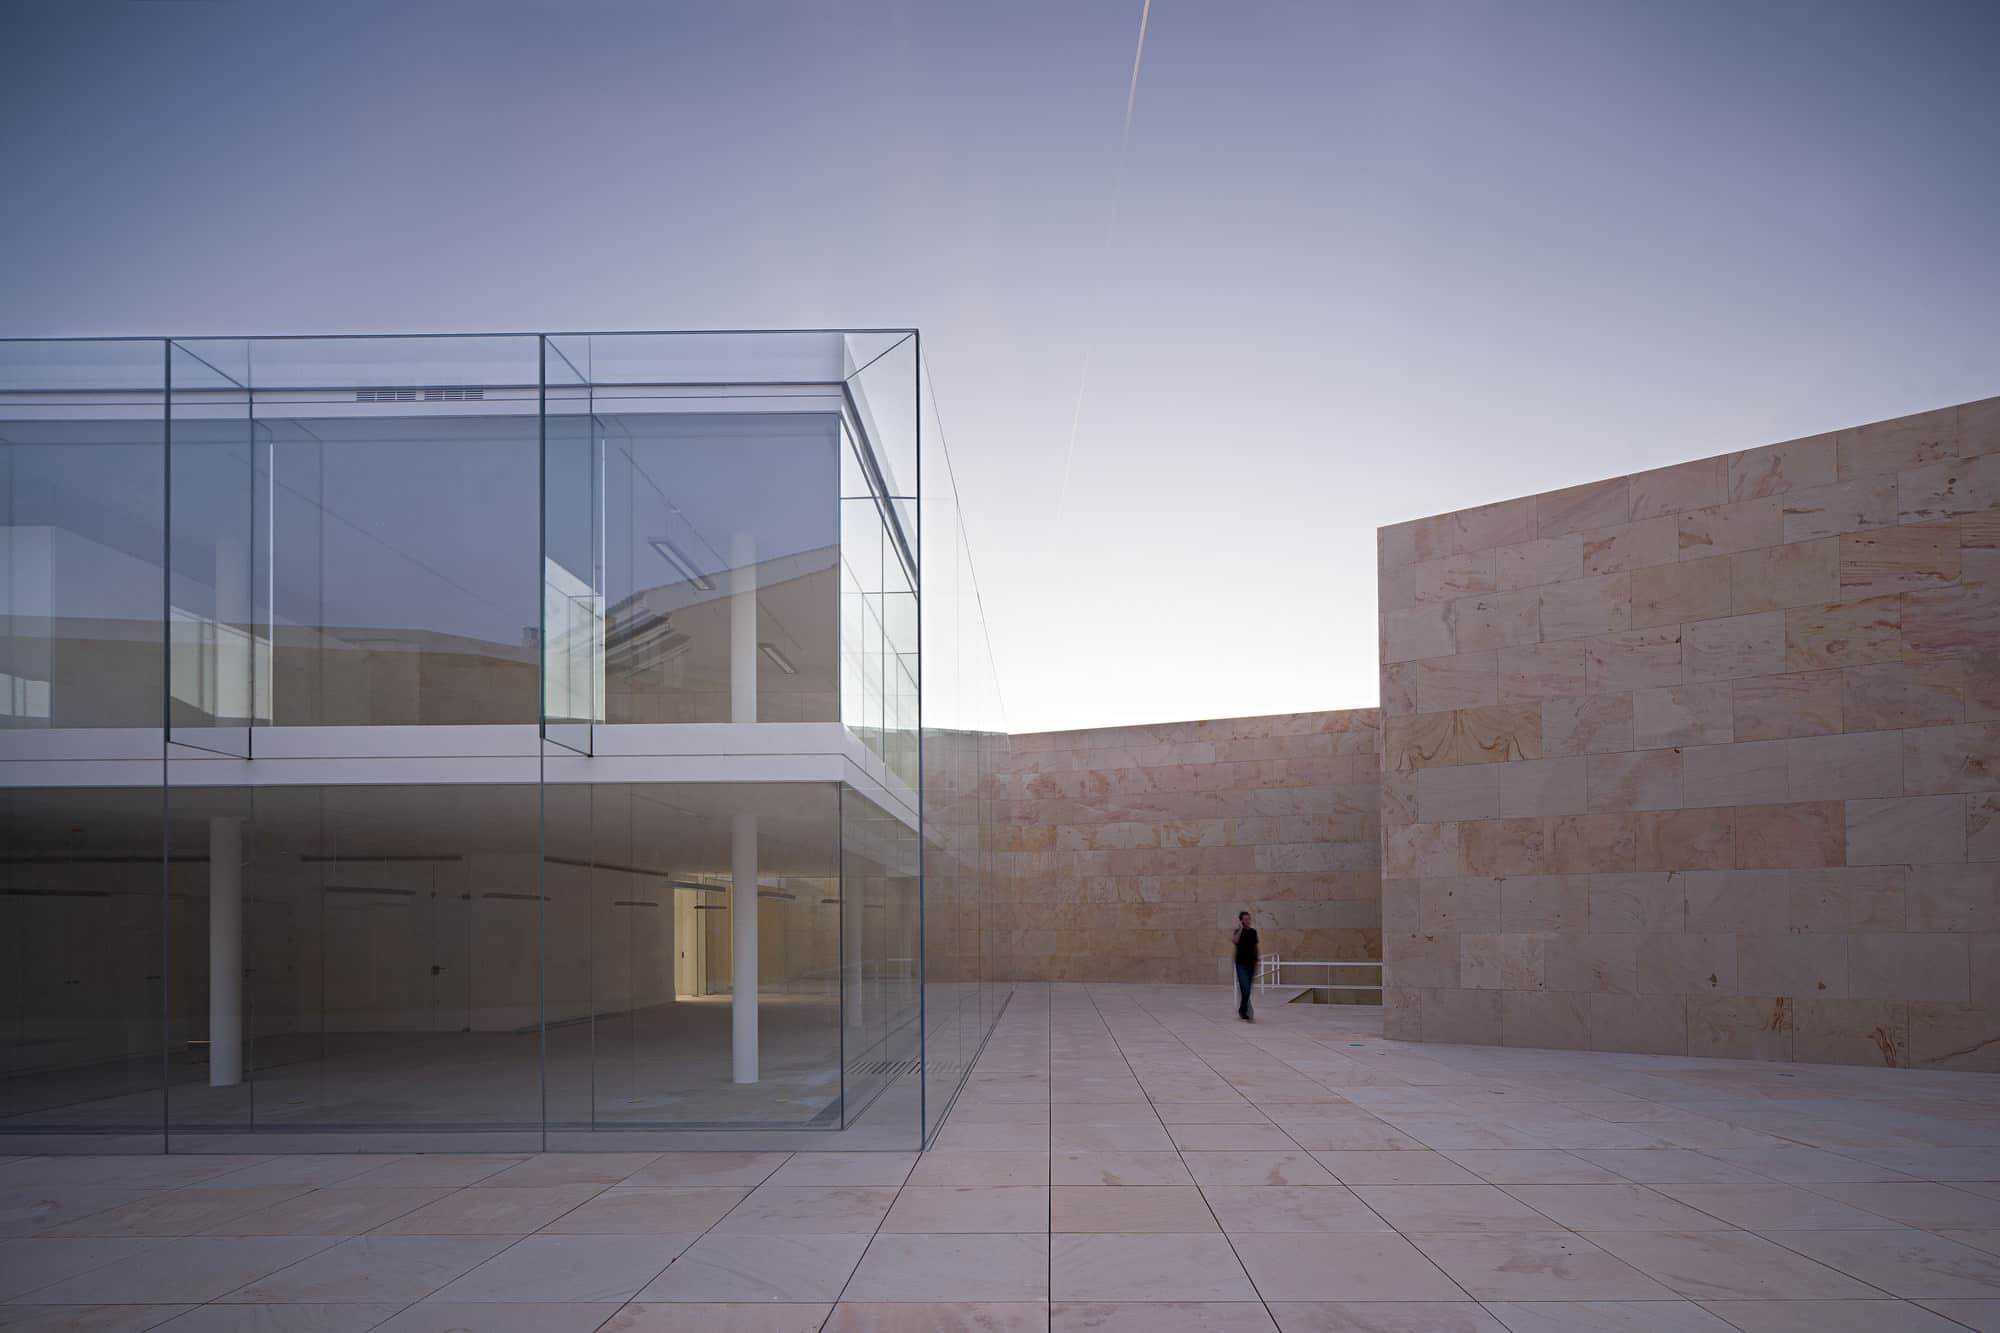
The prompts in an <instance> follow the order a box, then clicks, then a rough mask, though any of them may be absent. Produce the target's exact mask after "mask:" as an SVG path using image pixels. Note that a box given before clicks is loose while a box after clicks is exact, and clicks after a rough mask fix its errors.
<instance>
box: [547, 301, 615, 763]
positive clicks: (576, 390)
mask: <svg viewBox="0 0 2000 1333" xmlns="http://www.w3.org/2000/svg"><path fill="white" fill-rule="evenodd" d="M565 341H568V342H571V343H575V344H577V345H575V346H574V347H572V348H571V349H570V351H574V352H575V353H576V355H577V356H579V357H582V358H584V361H583V366H588V365H589V364H590V363H589V360H588V354H589V350H590V349H589V346H588V343H587V341H586V340H577V339H571V340H564V339H557V338H548V339H544V340H543V373H544V375H545V377H546V379H545V386H544V390H543V415H542V630H541V633H542V734H543V735H544V736H545V737H546V738H547V739H548V740H550V741H553V742H554V743H556V744H558V745H560V746H562V747H563V748H565V749H568V750H574V751H575V752H576V753H578V754H589V753H590V752H591V743H592V727H593V725H594V724H595V723H598V722H601V721H603V720H604V498H605V497H604V459H603V452H602V450H601V448H600V447H599V434H600V433H599V431H598V430H597V429H596V420H595V417H594V416H593V414H592V402H591V389H590V385H589V383H588V382H587V380H586V378H585V371H584V369H583V368H582V367H579V366H578V364H577V363H576V361H574V360H572V359H571V357H570V354H569V351H566V350H565V348H564V343H565Z"/></svg>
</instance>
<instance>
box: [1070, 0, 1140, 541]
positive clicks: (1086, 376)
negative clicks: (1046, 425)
mask: <svg viewBox="0 0 2000 1333" xmlns="http://www.w3.org/2000/svg"><path fill="white" fill-rule="evenodd" d="M1152 12H1153V0H1143V3H1142V4H1141V5H1140V6H1139V43H1138V45H1137V46H1135V47H1134V48H1133V50H1132V82H1131V84H1130V86H1128V87H1127V88H1126V89H1125V128H1124V130H1123V131H1121V132H1120V134H1119V136H1118V163H1117V166H1115V167H1114V168H1113V169H1112V175H1111V216H1110V217H1109V218H1108V219H1106V220H1105V223H1104V244H1103V245H1101V246H1100V247H1098V258H1099V261H1100V262H1102V259H1103V256H1104V254H1105V253H1106V252H1108V251H1109V250H1110V249H1111V235H1112V232H1113V231H1115V230H1116V229H1117V226H1118V199H1119V194H1120V192H1121V190H1122V188H1123V186H1124V184H1125V153H1126V150H1127V149H1129V148H1130V147H1131V146H1132V107H1133V105H1134V104H1135V103H1137V101H1138V100H1139V62H1140V61H1142V60H1144V59H1145V58H1146V20H1147V18H1148V17H1149V16H1150V15H1151V14H1152ZM1096 350H1097V335H1096V334H1094V333H1093V334H1091V335H1090V336H1089V337H1088V338H1086V339H1085V341H1084V344H1083V369H1082V371H1081V372H1080V373H1079V374H1078V375H1077V378H1076V408H1075V410H1074V411H1072V412H1071V413H1070V417H1069V448H1067V449H1066V450H1064V451H1063V473H1062V489H1060V490H1059V491H1057V492H1056V521H1057V522H1061V521H1062V514H1063V506H1064V505H1065V504H1066V503H1067V502H1068V500H1069V473H1070V466H1071V464H1073V463H1075V462H1076V432H1077V427H1078V425H1080V424H1081V423H1082V421H1083V395H1084V391H1085V390H1086V389H1087V388H1089V386H1090V357H1091V353H1093V352H1094V351H1096Z"/></svg>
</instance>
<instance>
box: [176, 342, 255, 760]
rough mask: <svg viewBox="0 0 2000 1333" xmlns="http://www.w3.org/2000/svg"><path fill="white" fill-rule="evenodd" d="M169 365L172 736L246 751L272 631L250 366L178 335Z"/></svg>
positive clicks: (222, 348) (224, 750)
mask: <svg viewBox="0 0 2000 1333" xmlns="http://www.w3.org/2000/svg"><path fill="white" fill-rule="evenodd" d="M239 347H241V344H220V345H215V346H211V347H210V348H208V349H207V350H209V351H211V352H214V353H217V354H221V353H224V352H234V351H236V350H238V348H239ZM232 371H233V372H234V373H231V372H232ZM168 373H169V379H170V384H169V396H168V418H167V419H168V427H169V429H168V437H167V470H168V487H167V495H168V513H167V531H168V537H169V541H168V549H167V588H168V608H167V637H168V641H169V651H168V653H167V709H168V720H167V725H168V736H169V738H170V739H172V740H174V741H175V742H177V743H179V744H182V745H189V746H193V747H196V748H198V749H203V750H212V751H215V752H217V753H221V754H227V755H234V756H236V757H237V758H240V759H247V758H249V757H250V746H251V727H252V725H253V724H254V722H255V721H256V720H257V719H258V718H259V717H262V718H264V719H267V720H268V718H269V716H270V710H269V708H268V707H263V708H260V707H259V705H260V704H266V705H268V702H269V697H270V655H269V648H270V638H269V634H268V629H267V627H266V626H265V625H263V624H261V623H260V621H261V620H262V616H261V615H260V613H259V611H260V606H261V605H262V603H263V599H260V598H258V597H256V596H255V593H254V589H255V586H256V574H257V571H258V568H259V556H260V554H261V552H259V550H258V549H257V548H258V545H259V544H258V541H257V535H258V533H257V529H258V522H257V519H258V514H259V510H260V508H261V506H260V505H259V503H258V494H257V490H258V481H259V474H260V469H259V467H258V452H259V444H258V441H257V438H256V434H257V432H256V429H255V425H254V423H253V421H252V419H251V403H250V392H249V389H248V388H247V386H246V385H245V384H244V383H243V381H242V379H241V376H242V375H243V374H244V373H245V367H244V365H242V364H235V365H232V366H231V367H230V368H229V369H224V368H223V367H221V366H218V365H216V364H214V363H212V362H210V361H208V360H206V359H204V358H203V357H201V356H199V355H197V354H196V353H194V352H191V351H189V350H188V349H187V348H185V347H182V346H180V345H178V344H175V345H173V347H172V350H171V352H170V354H169V364H168ZM264 475H265V476H266V477H268V473H265V474H264ZM260 695H261V696H262V697H261V698H260V697H259V696H260Z"/></svg>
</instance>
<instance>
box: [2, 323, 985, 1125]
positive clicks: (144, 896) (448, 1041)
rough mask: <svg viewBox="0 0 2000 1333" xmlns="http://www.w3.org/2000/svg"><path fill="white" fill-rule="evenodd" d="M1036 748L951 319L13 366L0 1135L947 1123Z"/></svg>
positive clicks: (20, 360)
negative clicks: (972, 490)
mask: <svg viewBox="0 0 2000 1333" xmlns="http://www.w3.org/2000/svg"><path fill="white" fill-rule="evenodd" d="M1004 733H1005V727H1004V722H1003V720H1002V715H1001V708H1000V699H999V692H998V689H997V687H996V684H995V680H994V675H993V669H992V660H991V657H990V654H989V651H988V645H987V637H986V631H985V626H984V623H983V620H982V618H981V615H980V609H979V600H978V595H977V589H976V586H975V583H974V580H973V575H972V564H971V559H970V553H969V552H968V550H967V547H966V543H965V540H964V535H963V532H962V529H961V526H960V523H959V513H958V502H957V496H956V493H955V491H954V488H953V482H952V476H951V469H950V463H949V459H948V455H947V453H946V450H945V444H944V440H943V437H942V435H941V433H940V431H939V428H938V417H937V413H936V411H935V408H934V405H933V403H932V399H931V390H930V384H929V378H928V374H927V372H926V369H925V365H924V361H923V357H922V354H921V347H920V340H919V338H918V335H917V334H916V333H915V332H914V331H912V330H893V331H868V332H778V333H664V334H546V335H542V334H531V335H509V336H477V337H387V338H249V339H241V338H239V339H185V340H176V339H169V340H160V339H123V340H104V341H81V340H58V341H13V342H0V948H4V950H5V951H6V955H7V956H6V958H5V960H4V963H0V976H4V977H5V981H4V982H0V1024H4V1031H5V1033H6V1040H5V1043H4V1045H0V1130H4V1131H6V1132H8V1133H9V1134H13V1135H21V1136H32V1137H33V1138H34V1139H35V1140H36V1142H35V1144H34V1145H32V1146H29V1145H24V1146H22V1147H20V1148H18V1149H16V1150H18V1151H33V1150H37V1149H38V1148H50V1149H55V1148H60V1147H66V1146H76V1147H89V1148H93V1149H96V1150H119V1149H129V1150H133V1151H158V1150H160V1149H161V1148H162V1147H166V1148H169V1149H171V1150H173V1151H244V1150H250V1149H255V1150H268V1151H285V1150H302V1151H303V1150H333V1149H341V1148H354V1147H370V1146H380V1147H385V1148H391V1147H393V1148H455V1147H507V1148H540V1147H548V1148H576V1147H586V1146H606V1145H607V1144H608V1145H609V1146H620V1145H624V1144H632V1145H635V1146H646V1145H649V1144H654V1143H657V1144H659V1145H660V1146H735V1145H739V1144H741V1145H746V1146H751V1145H758V1144H763V1143H770V1144H772V1145H774V1146H789V1147H813V1146H825V1147H843V1148H853V1147H893V1148H909V1147H913V1146H916V1145H917V1144H918V1143H920V1142H922V1141H925V1140H926V1139H927V1138H928V1137H929V1135H930V1133H931V1132H932V1131H934V1129H935V1127H936V1125H937V1124H938V1123H939V1122H940V1120H941V1119H942V1116H943V1113H944V1110H945V1109H946V1107H947V1106H948V1104H949V1102H950V1099H951V1098H952V1096H953V1095H954V1094H955V1093H956V1091H957V1089H958V1087H959V1085H960V1083H961V1082H962V1081H963V1079H964V1075H965V1071H966V1069H967V1068H968V1067H969V1065H970V1062H971V1058H972V1056H973V1054H974V1052H975V1051H976V1050H977V1048H978V1046H979V1045H980V1043H981V1042H982V1041H983V1040H984V1038H985V1035H986V1033H987V1032H988V1030H989V1029H990V1028H991V1026H992V1024H993V1022H994V1019H995V1018H996V1017H997V1015H998V1013H999V1010H1000V1007H1001V1005H1002V1004H1003V1003H1004V1001H1005V998H1006V990H1005V987H1004V985H1001V984H998V983H996V982H995V981H994V980H993V979H994V978H995V977H998V976H1002V975H1005V974H1006V969H1005V967H1004V965H1003V964H1002V963H1001V962H1000V960H997V959H996V958H995V957H994V941H995V938H996V935H995V932H994V931H993V930H992V929H991V928H990V926H989V924H988V922H987V919H986V908H987V905H988V904H990V903H992V902H993V901H995V900H996V899H997V898H998V897H999V896H1000V881H1001V878H1002V876H1003V873H1004V871H1005V864H1004V862H1003V859H1002V856H1001V854H1000V853H999V851H998V850H997V839H996V838H995V836H994V827H993V825H994V812H995V809H996V805H997V802H996V796H997V782H998V770H999V767H1000V764H999V760H1000V756H1001V752H1002V747H1004V745H1005V734H1004ZM607 1135H616V1136H622V1137H617V1138H607V1137H605V1136H607Z"/></svg>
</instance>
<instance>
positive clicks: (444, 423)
mask: <svg viewBox="0 0 2000 1333" xmlns="http://www.w3.org/2000/svg"><path fill="white" fill-rule="evenodd" d="M180 346H182V347H183V348H184V349H185V350H186V351H187V353H188V354H189V355H191V356H198V357H200V358H201V359H202V360H203V361H206V362H208V363H209V364H211V365H215V366H223V367H233V366H237V365H242V366H244V367H245V368H246V369H245V370H244V372H243V373H244V374H245V375H246V376H247V379H246V381H245V382H246V383H247V385H248V386H249V389H250V391H251V393H252V395H253V404H254V407H253V419H254V421H255V423H256V425H257V427H258V439H259V440H260V442H264V447H265V450H266V456H265V459H264V460H262V461H263V462H264V464H265V465H266V466H267V468H268V473H269V475H268V477H267V478H266V479H265V480H264V482H263V485H264V487H265V488H266V489H267V490H268V493H269V509H270V514H269V517H268V520H267V521H268V524H269V544H270V553H269V558H268V568H267V571H266V573H265V578H266V580H267V583H268V589H267V600H268V602H269V604H270V609H269V617H270V620H271V622H272V635H273V639H274V646H273V650H272V651H273V657H274V662H273V669H272V672H271V675H272V676H273V680H272V685H271V697H270V700H269V707H270V714H271V720H272V721H273V722H274V723H275V724H276V725H278V726H355V725H384V724H410V723H430V724H466V723H533V722H535V721H537V720H538V719H539V717H540V715H541V707H540V702H539V698H538V696H539V693H540V678H541V670H540V662H539V660H538V657H539V654H538V652H537V640H538V639H539V637H540V633H541V621H542V614H543V608H542V605H541V602H542V596H543V594H542V591H541V589H542V587H543V579H542V578H541V576H540V574H539V573H538V570H537V564H538V562H539V561H540V559H541V554H540V551H539V549H538V547H539V543H538V542H537V540H536V536H535V534H536V532H537V530H538V528H539V526H540V522H539V515H540V513H541V494H540V492H541V475H540V474H541V457H540V422H539V420H538V411H539V400H540V384H539V350H540V348H539V340H538V339H535V338H383V339H375V338H353V339H340V338H333V339H325V338H309V339H276V340H249V341H247V342H246V341H244V340H195V341H189V342H185V343H182V344H180Z"/></svg>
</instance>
